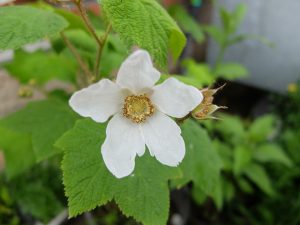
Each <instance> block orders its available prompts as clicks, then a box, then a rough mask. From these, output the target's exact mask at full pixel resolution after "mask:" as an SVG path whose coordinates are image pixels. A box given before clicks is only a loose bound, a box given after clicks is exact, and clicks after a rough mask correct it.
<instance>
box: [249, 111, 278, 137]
mask: <svg viewBox="0 0 300 225" xmlns="http://www.w3.org/2000/svg"><path fill="white" fill-rule="evenodd" d="M275 131H276V127H275V117H274V116H273V115H266V116H262V117H260V118H258V119H256V120H255V121H254V122H253V123H252V124H251V126H250V127H249V131H248V135H249V137H250V139H251V140H253V141H257V142H259V141H264V140H267V139H268V138H269V137H270V136H271V135H272V134H273V133H274V132H275Z"/></svg>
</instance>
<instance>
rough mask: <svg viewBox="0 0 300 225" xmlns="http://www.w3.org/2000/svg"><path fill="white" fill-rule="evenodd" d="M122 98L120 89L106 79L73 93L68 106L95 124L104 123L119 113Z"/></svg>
mask: <svg viewBox="0 0 300 225" xmlns="http://www.w3.org/2000/svg"><path fill="white" fill-rule="evenodd" d="M123 101H124V97H123V94H122V90H121V88H120V87H119V86H118V85H117V84H115V83H113V82H112V81H110V80H108V79H103V80H101V81H99V82H98V83H96V84H92V85H90V86H89V87H87V88H84V89H82V90H80V91H77V92H75V93H74V94H73V95H72V97H71V99H70V101H69V104H70V106H71V107H72V108H73V110H74V111H76V112H77V113H78V114H80V115H81V116H84V117H91V118H92V119H93V120H95V121H96V122H100V123H101V122H105V121H106V120H107V119H108V118H109V117H110V116H112V115H113V114H115V113H117V112H118V111H120V109H121V108H122V106H123Z"/></svg>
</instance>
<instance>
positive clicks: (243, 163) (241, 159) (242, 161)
mask: <svg viewBox="0 0 300 225" xmlns="http://www.w3.org/2000/svg"><path fill="white" fill-rule="evenodd" d="M233 157H234V161H233V162H234V164H233V171H234V174H235V175H238V174H240V173H241V172H242V171H243V169H244V168H245V167H247V166H248V165H249V163H250V162H251V159H252V152H251V150H250V149H249V148H247V147H246V146H242V145H241V146H237V147H236V148H235V149H234V152H233Z"/></svg>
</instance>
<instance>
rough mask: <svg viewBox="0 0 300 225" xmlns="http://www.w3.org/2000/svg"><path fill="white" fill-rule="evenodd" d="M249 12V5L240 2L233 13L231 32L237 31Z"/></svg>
mask: <svg viewBox="0 0 300 225" xmlns="http://www.w3.org/2000/svg"><path fill="white" fill-rule="evenodd" d="M246 13H247V5H245V4H238V5H237V6H236V8H235V9H234V11H233V12H232V14H231V18H232V27H231V32H232V33H233V32H236V30H237V29H238V28H239V26H240V25H241V24H242V22H243V20H244V18H245V15H246Z"/></svg>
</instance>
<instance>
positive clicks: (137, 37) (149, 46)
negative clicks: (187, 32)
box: [100, 0, 186, 67]
mask: <svg viewBox="0 0 300 225" xmlns="http://www.w3.org/2000/svg"><path fill="white" fill-rule="evenodd" d="M100 2H101V5H102V7H103V10H104V12H105V13H106V16H107V17H108V19H109V21H110V22H111V23H112V26H113V28H114V30H116V31H117V32H118V33H119V34H120V36H121V38H122V40H123V41H124V42H125V43H126V44H127V45H128V47H132V46H138V47H140V48H143V49H146V50H148V51H149V52H150V54H151V55H152V56H153V57H154V60H155V62H156V63H157V64H158V65H160V66H162V67H165V66H166V64H167V59H168V54H167V52H168V50H170V51H171V53H172V56H173V58H174V60H176V59H177V58H178V57H179V55H180V54H181V52H182V50H183V47H184V46H185V43H186V39H185V36H184V34H183V33H182V32H181V30H180V29H179V28H178V26H177V25H176V23H175V21H174V20H173V19H172V18H171V17H170V16H169V15H168V13H167V12H166V11H165V10H164V9H163V8H162V7H161V6H160V5H159V4H158V3H157V2H156V1H155V0H123V1H120V0H101V1H100Z"/></svg>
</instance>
